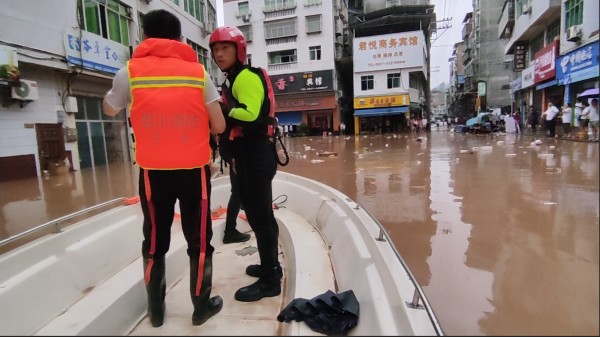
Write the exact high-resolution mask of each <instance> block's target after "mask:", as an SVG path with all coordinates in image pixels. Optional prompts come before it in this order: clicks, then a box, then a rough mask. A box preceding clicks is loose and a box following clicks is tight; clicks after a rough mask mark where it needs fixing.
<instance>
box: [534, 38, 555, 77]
mask: <svg viewBox="0 0 600 337" xmlns="http://www.w3.org/2000/svg"><path fill="white" fill-rule="evenodd" d="M557 55H558V41H552V43H550V44H549V45H547V46H546V47H544V48H542V49H541V50H540V51H538V52H537V53H535V63H534V64H535V66H534V69H535V73H534V77H533V82H534V83H539V82H544V81H547V80H550V79H553V78H554V77H555V76H556V67H555V63H556V56H557Z"/></svg>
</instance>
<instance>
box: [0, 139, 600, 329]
mask: <svg viewBox="0 0 600 337" xmlns="http://www.w3.org/2000/svg"><path fill="white" fill-rule="evenodd" d="M534 140H536V138H534V137H533V136H517V135H514V134H508V135H492V134H487V135H471V134H458V133H456V134H455V133H452V132H449V131H447V130H445V129H440V130H433V131H432V132H431V133H427V134H412V135H409V134H395V135H394V134H384V135H366V136H362V135H361V136H346V137H300V138H286V139H285V140H284V143H285V144H286V146H287V148H288V151H289V153H290V164H289V165H288V166H286V167H283V168H281V169H282V170H283V171H287V172H290V173H295V174H299V175H302V176H305V177H309V178H312V179H315V180H318V181H321V182H323V183H326V184H328V185H330V186H332V187H334V188H336V189H338V190H340V191H341V192H343V193H344V194H346V195H348V196H349V197H350V198H352V199H353V200H355V201H357V202H359V203H361V204H363V205H364V206H365V207H366V208H368V209H369V211H370V212H371V213H372V214H373V215H375V216H376V217H377V218H378V219H379V221H380V222H381V223H382V224H383V226H384V227H385V228H386V230H387V231H388V232H389V234H390V236H391V237H392V239H393V241H394V243H395V245H396V248H397V249H398V251H399V252H400V253H401V255H402V256H403V258H404V260H405V261H406V263H407V264H408V265H409V267H410V268H411V271H412V273H413V274H414V275H415V276H416V277H417V279H418V281H419V283H420V284H421V286H422V287H423V289H424V291H425V293H426V295H427V297H428V300H429V302H430V304H431V305H432V307H433V309H434V311H435V312H436V314H437V316H438V319H439V320H440V324H441V326H442V328H443V329H444V332H445V333H446V334H447V335H515V334H517V335H519V334H523V335H596V336H597V335H598V334H599V319H598V317H599V290H598V289H599V253H600V252H599V248H598V247H599V212H600V211H599V200H598V197H599V153H598V151H599V146H598V143H586V142H573V141H566V140H560V139H549V138H541V139H540V143H541V144H539V145H538V144H535V143H533V144H532V142H533V141H534ZM136 177H137V170H136V169H133V168H131V167H129V166H123V165H111V166H108V167H103V168H98V169H96V170H91V169H84V170H81V171H76V172H69V173H67V174H64V175H60V176H50V177H45V178H42V179H29V180H20V181H13V182H0V240H1V239H5V238H7V237H9V236H12V235H15V234H17V233H20V232H22V231H24V230H27V229H29V228H32V227H35V226H37V225H40V224H42V223H45V222H47V221H50V220H52V219H56V218H58V217H61V216H64V215H66V214H68V213H72V212H74V211H77V210H80V209H82V208H86V207H89V206H92V205H95V204H99V203H101V202H105V201H107V200H111V199H114V198H118V197H122V196H126V197H128V196H133V195H137V180H136V179H137V178H136ZM274 197H276V196H274Z"/></svg>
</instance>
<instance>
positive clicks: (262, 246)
mask: <svg viewBox="0 0 600 337" xmlns="http://www.w3.org/2000/svg"><path fill="white" fill-rule="evenodd" d="M233 158H234V162H233V165H232V167H231V169H232V170H235V173H236V174H237V178H238V186H239V191H240V196H241V198H242V205H243V207H244V211H245V212H246V217H247V218H248V223H249V224H250V228H252V230H253V231H254V234H255V236H256V244H257V246H258V254H259V256H260V264H261V267H262V270H263V273H265V274H263V276H264V277H267V278H269V277H273V276H274V275H270V274H271V273H275V269H276V267H278V266H279V261H278V249H279V246H278V244H279V243H278V239H279V227H278V224H277V221H276V220H275V216H274V214H273V206H272V205H273V189H272V182H273V178H274V177H275V173H276V171H277V157H276V153H275V143H274V142H271V141H270V140H269V138H267V137H266V136H256V137H248V136H243V137H240V138H236V139H235V140H234V141H233Z"/></svg>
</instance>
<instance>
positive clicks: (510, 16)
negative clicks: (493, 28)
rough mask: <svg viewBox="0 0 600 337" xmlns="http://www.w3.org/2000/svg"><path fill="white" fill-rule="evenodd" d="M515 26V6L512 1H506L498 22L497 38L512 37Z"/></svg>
mask: <svg viewBox="0 0 600 337" xmlns="http://www.w3.org/2000/svg"><path fill="white" fill-rule="evenodd" d="M514 25H515V5H514V0H508V1H506V3H505V6H504V9H503V10H502V15H500V18H499V20H498V38H499V39H507V38H509V37H510V36H511V35H512V30H513V27H514Z"/></svg>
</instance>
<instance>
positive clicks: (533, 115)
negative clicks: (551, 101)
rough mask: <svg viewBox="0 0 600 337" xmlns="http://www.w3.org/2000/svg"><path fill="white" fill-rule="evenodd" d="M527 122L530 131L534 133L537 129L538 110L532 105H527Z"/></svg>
mask: <svg viewBox="0 0 600 337" xmlns="http://www.w3.org/2000/svg"><path fill="white" fill-rule="evenodd" d="M527 123H528V124H529V125H530V126H531V132H533V133H535V132H536V131H537V124H538V112H537V109H536V108H535V107H534V106H533V105H532V106H531V107H529V116H527Z"/></svg>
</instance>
